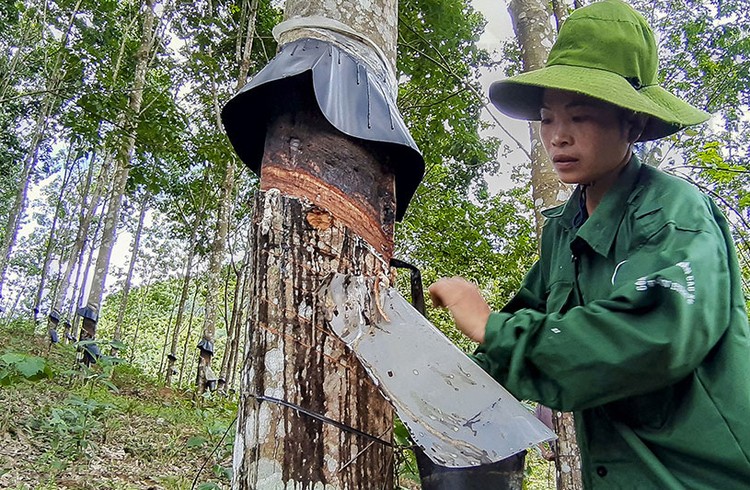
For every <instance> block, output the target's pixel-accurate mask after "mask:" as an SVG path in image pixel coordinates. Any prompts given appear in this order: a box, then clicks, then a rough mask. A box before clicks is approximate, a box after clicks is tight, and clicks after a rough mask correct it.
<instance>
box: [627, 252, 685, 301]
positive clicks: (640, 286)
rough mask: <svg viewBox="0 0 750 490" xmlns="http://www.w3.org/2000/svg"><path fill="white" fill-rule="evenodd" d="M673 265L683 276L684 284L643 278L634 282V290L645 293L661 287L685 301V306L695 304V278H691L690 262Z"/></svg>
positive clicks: (658, 278) (662, 279) (663, 279)
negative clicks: (680, 270) (673, 292)
mask: <svg viewBox="0 0 750 490" xmlns="http://www.w3.org/2000/svg"><path fill="white" fill-rule="evenodd" d="M675 265H676V266H677V267H679V268H680V269H682V272H683V273H684V274H685V284H681V283H679V282H676V281H670V280H669V279H665V278H663V277H657V278H654V279H648V278H647V276H643V277H641V278H639V279H638V280H637V281H635V289H636V290H637V291H646V290H648V289H650V288H653V287H656V286H661V287H663V288H666V289H670V290H672V291H675V292H676V293H678V294H679V295H680V296H682V297H683V298H684V299H685V302H686V303H687V304H689V305H692V304H693V303H695V277H694V276H693V269H692V268H691V267H690V262H678V263H677V264H675Z"/></svg>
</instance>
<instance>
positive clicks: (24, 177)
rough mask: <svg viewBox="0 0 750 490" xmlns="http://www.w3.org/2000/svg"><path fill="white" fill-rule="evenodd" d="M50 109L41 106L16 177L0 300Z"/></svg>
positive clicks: (0, 265)
mask: <svg viewBox="0 0 750 490" xmlns="http://www.w3.org/2000/svg"><path fill="white" fill-rule="evenodd" d="M51 107H52V104H51V103H47V104H43V107H42V111H41V112H40V113H39V116H38V117H37V121H36V126H35V128H34V134H33V136H32V139H31V144H30V149H29V153H28V155H27V156H26V159H25V160H24V163H23V169H22V170H21V175H19V177H18V183H17V187H16V197H15V200H14V201H13V206H12V207H11V208H10V212H9V213H8V223H7V224H6V225H5V233H4V234H3V242H2V248H0V299H1V298H2V297H3V285H4V283H5V275H6V273H7V272H8V264H9V263H10V256H11V254H12V253H13V248H14V247H15V245H16V238H17V237H18V230H19V228H20V226H21V219H22V217H23V213H24V210H25V209H26V196H27V195H28V193H29V183H30V180H31V176H32V174H33V172H34V169H35V168H36V164H37V160H38V153H39V146H40V145H41V144H42V141H43V137H44V132H45V131H46V128H47V122H48V121H47V120H48V118H49V113H50V111H51Z"/></svg>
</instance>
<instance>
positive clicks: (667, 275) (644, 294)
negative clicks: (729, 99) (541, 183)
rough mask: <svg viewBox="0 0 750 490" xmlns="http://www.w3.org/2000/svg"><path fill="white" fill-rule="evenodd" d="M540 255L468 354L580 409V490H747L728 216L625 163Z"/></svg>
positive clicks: (499, 375)
mask: <svg viewBox="0 0 750 490" xmlns="http://www.w3.org/2000/svg"><path fill="white" fill-rule="evenodd" d="M578 199H579V191H576V193H575V194H574V195H573V196H572V197H571V199H570V200H569V201H568V203H567V204H565V205H563V206H559V207H557V208H553V209H551V210H549V211H548V212H546V213H545V216H546V217H547V221H546V224H545V227H544V233H543V236H542V253H541V259H540V260H539V261H538V262H537V263H536V264H535V265H534V267H533V268H532V269H531V271H530V272H529V274H528V276H527V277H526V278H525V280H524V283H523V286H522V288H521V290H520V291H519V293H518V294H517V295H516V296H515V297H514V298H513V299H512V300H511V302H510V303H509V304H508V306H507V307H506V308H505V309H504V310H503V311H502V312H499V313H493V314H492V315H491V316H490V319H489V321H488V323H487V331H486V334H485V341H484V343H483V344H482V345H480V346H479V349H478V350H477V352H476V354H475V358H476V359H477V362H479V363H480V364H481V365H482V366H483V367H484V368H485V369H486V370H487V371H488V372H489V373H490V374H491V375H493V376H494V377H495V378H496V379H497V380H498V381H500V382H501V383H502V384H503V385H504V386H505V387H506V388H508V389H509V390H510V391H511V392H512V393H513V394H514V395H516V396H517V397H518V398H521V399H527V400H535V401H538V402H540V403H543V404H545V405H547V406H549V407H552V408H554V409H559V410H566V411H569V410H570V411H574V412H575V419H576V429H577V431H578V444H579V447H580V449H581V456H582V465H583V478H584V485H585V487H586V488H624V489H635V488H638V489H641V488H644V489H648V488H655V489H678V488H679V489H682V488H688V489H721V490H730V489H748V488H750V330H749V329H748V320H747V315H746V313H745V305H744V297H743V293H742V289H741V282H740V281H741V278H740V271H739V267H738V263H737V258H736V256H735V251H734V246H733V242H732V237H731V235H730V233H729V229H728V227H727V222H726V220H725V218H724V217H723V216H722V214H721V212H720V211H719V210H718V208H717V207H716V205H715V204H714V203H713V202H712V201H711V200H710V199H709V198H707V197H706V196H704V195H703V194H701V193H700V192H698V191H697V190H696V189H695V188H694V187H693V186H691V185H690V184H688V183H686V182H684V181H683V180H681V179H678V178H676V177H672V176H669V175H667V174H664V173H663V172H660V171H658V170H656V169H654V168H651V167H648V166H646V165H641V164H640V163H639V162H638V160H637V159H636V158H633V160H631V162H630V163H629V164H628V166H627V167H626V168H625V169H624V170H623V173H622V174H621V176H620V178H619V180H618V181H617V182H616V183H615V185H614V186H613V188H612V189H610V190H609V191H608V192H607V194H606V195H605V197H604V199H603V200H602V202H601V203H600V205H599V207H598V208H597V209H596V212H595V213H593V215H592V216H591V217H590V218H589V219H588V220H587V221H585V222H584V224H583V225H582V226H580V228H577V229H576V228H575V227H574V226H573V224H572V223H573V219H574V216H575V215H576V213H577V212H578V209H579V206H578Z"/></svg>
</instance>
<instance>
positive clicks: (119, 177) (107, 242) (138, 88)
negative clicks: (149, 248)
mask: <svg viewBox="0 0 750 490" xmlns="http://www.w3.org/2000/svg"><path fill="white" fill-rule="evenodd" d="M154 21H155V14H154V1H153V0H146V2H145V9H144V13H143V31H142V33H143V34H142V37H141V44H140V46H139V47H138V52H137V53H136V63H135V72H134V75H133V85H132V90H131V91H130V99H129V103H128V109H127V114H124V115H123V117H122V122H123V124H122V127H123V136H122V139H121V141H120V145H119V147H118V149H117V160H116V162H115V169H116V170H115V175H114V179H113V182H112V188H111V191H110V201H109V207H108V209H107V217H106V219H105V223H104V232H103V234H102V243H101V245H100V246H99V255H98V256H97V258H96V266H95V267H94V279H93V281H92V284H91V290H90V291H89V296H88V302H87V303H88V306H90V307H92V308H96V309H97V310H99V309H100V308H101V302H102V296H103V294H104V283H105V281H106V280H107V272H108V269H109V261H110V258H111V256H112V248H113V247H114V245H115V240H116V238H117V236H116V235H117V225H118V224H119V222H120V210H121V207H122V197H123V195H124V194H125V186H126V184H127V181H128V174H129V172H130V160H131V158H132V155H133V149H134V148H135V132H136V128H137V126H138V115H139V113H140V111H141V104H142V103H143V88H144V86H145V83H146V72H147V70H148V62H149V54H150V52H151V48H152V46H153V43H154ZM86 334H87V336H86V338H87V339H93V338H94V336H95V334H96V332H95V331H91V332H89V331H87V332H86Z"/></svg>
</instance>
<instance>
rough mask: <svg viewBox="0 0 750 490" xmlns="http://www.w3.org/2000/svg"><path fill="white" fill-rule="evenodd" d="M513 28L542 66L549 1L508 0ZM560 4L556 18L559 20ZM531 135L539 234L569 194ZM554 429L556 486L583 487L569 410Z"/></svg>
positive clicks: (532, 63)
mask: <svg viewBox="0 0 750 490" xmlns="http://www.w3.org/2000/svg"><path fill="white" fill-rule="evenodd" d="M508 10H509V12H510V16H511V20H512V21H513V29H514V31H515V33H516V37H517V38H518V43H519V45H520V47H521V59H522V61H523V68H524V71H530V70H535V69H539V68H542V67H543V66H544V63H545V62H546V61H547V56H548V55H549V48H550V47H551V46H552V42H553V39H554V34H553V32H552V27H551V24H550V12H549V10H548V3H547V2H544V1H541V0H511V2H510V3H509V5H508ZM560 12H561V10H560V7H559V5H558V8H557V9H556V12H555V18H556V19H557V20H558V24H559V23H560V20H561V19H560V18H559V17H558V16H559V15H560ZM529 133H530V137H531V155H532V161H531V187H532V197H533V200H534V212H535V216H536V231H537V237H541V236H542V226H543V224H544V218H543V216H542V214H541V211H542V210H543V209H546V208H549V207H552V206H556V205H558V204H560V203H561V202H563V201H565V200H566V199H567V198H568V197H569V196H570V189H569V188H568V186H566V185H565V184H563V183H562V182H560V180H559V179H558V178H557V174H555V171H554V169H553V167H552V165H551V163H550V161H549V157H548V156H547V153H546V152H545V150H544V147H543V146H542V139H541V137H540V135H539V123H538V122H532V123H530V124H529ZM552 415H553V417H552V420H553V424H554V426H555V432H557V436H558V438H559V440H558V443H557V453H556V456H555V469H556V481H557V488H558V489H559V490H573V489H581V488H583V482H582V480H581V469H580V468H581V459H580V453H579V451H578V446H577V445H576V438H575V424H574V420H573V414H572V413H563V412H557V411H553V412H552Z"/></svg>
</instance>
